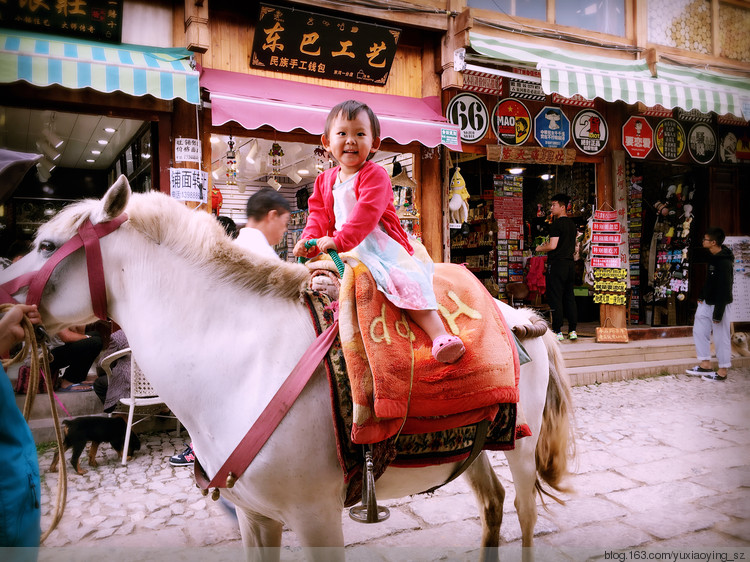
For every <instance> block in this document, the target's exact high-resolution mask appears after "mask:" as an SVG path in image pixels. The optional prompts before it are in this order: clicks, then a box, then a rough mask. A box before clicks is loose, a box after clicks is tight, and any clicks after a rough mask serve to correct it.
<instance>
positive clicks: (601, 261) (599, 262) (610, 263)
mask: <svg viewBox="0 0 750 562" xmlns="http://www.w3.org/2000/svg"><path fill="white" fill-rule="evenodd" d="M621 263H622V262H621V261H620V258H619V257H617V258H591V267H620V264H621Z"/></svg>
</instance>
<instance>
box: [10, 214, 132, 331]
mask: <svg viewBox="0 0 750 562" xmlns="http://www.w3.org/2000/svg"><path fill="white" fill-rule="evenodd" d="M126 220H128V215H127V214H125V213H123V214H121V215H120V216H118V217H116V218H114V219H112V220H111V221H107V222H100V223H99V224H92V223H91V221H90V220H89V219H87V220H86V222H85V223H83V224H82V225H81V227H80V228H79V229H78V233H77V234H76V235H75V236H74V237H73V238H71V239H70V240H68V241H67V242H66V243H65V244H63V245H62V246H61V247H60V248H59V249H58V250H57V251H56V252H55V253H54V254H52V257H51V258H50V259H49V260H47V262H46V263H45V264H44V265H43V266H42V268H41V269H40V270H39V271H33V272H30V273H25V274H23V275H21V276H19V277H16V278H15V279H12V280H10V281H8V282H7V283H4V284H3V285H0V301H2V302H14V299H13V297H12V295H13V294H15V293H17V292H18V291H20V290H21V289H23V288H24V287H26V286H28V287H29V290H28V293H27V295H26V304H36V305H38V304H39V303H40V302H41V300H42V291H44V287H45V286H46V285H47V281H48V280H49V278H50V276H51V275H52V272H53V271H54V270H55V268H56V267H57V266H58V264H59V263H60V262H61V261H62V260H63V259H65V258H66V257H68V256H69V255H70V254H72V253H73V252H75V251H76V250H77V249H78V248H80V247H81V246H83V248H84V251H85V252H86V268H87V270H88V276H89V291H90V293H91V303H92V305H93V307H94V314H96V316H97V318H100V319H102V320H106V319H107V288H106V285H105V282H104V267H103V262H102V250H101V247H100V245H99V239H100V238H103V237H104V236H106V235H107V234H110V233H111V232H114V231H115V230H117V229H118V228H119V227H120V225H121V224H122V223H124V222H125V221H126Z"/></svg>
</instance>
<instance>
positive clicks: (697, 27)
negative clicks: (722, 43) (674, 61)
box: [648, 0, 748, 54]
mask: <svg viewBox="0 0 750 562" xmlns="http://www.w3.org/2000/svg"><path fill="white" fill-rule="evenodd" d="M738 29H742V32H741V33H740V32H738V33H737V34H735V35H734V37H733V38H732V42H733V43H734V42H741V41H742V38H744V42H745V44H747V41H748V40H747V31H746V30H747V27H744V28H742V27H739V28H738ZM725 35H726V33H725ZM648 40H649V41H650V42H651V43H656V44H658V45H664V46H666V47H676V48H678V49H685V50H688V51H692V52H694V53H703V54H710V53H711V45H712V38H711V1H710V0H664V1H663V2H649V6H648Z"/></svg>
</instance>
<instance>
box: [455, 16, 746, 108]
mask: <svg viewBox="0 0 750 562" xmlns="http://www.w3.org/2000/svg"><path fill="white" fill-rule="evenodd" d="M469 41H470V45H471V48H472V50H474V51H475V52H476V53H478V54H479V55H481V56H483V57H487V60H488V62H493V61H494V62H498V61H499V62H502V63H506V64H508V65H511V66H513V65H519V66H531V67H533V68H536V69H538V70H539V72H540V74H541V80H542V90H543V91H544V93H546V94H553V93H557V94H560V95H562V96H565V97H568V98H570V97H573V96H574V95H575V94H579V95H580V96H582V97H584V98H586V99H594V98H597V97H599V98H602V99H603V100H606V101H609V102H613V101H617V100H622V101H624V102H626V103H628V104H634V103H636V102H641V103H643V104H645V105H647V106H649V107H652V106H654V105H657V104H658V105H662V106H664V107H666V108H668V109H672V108H674V107H680V108H682V109H685V110H688V111H689V110H691V109H698V110H700V111H702V112H704V113H707V112H709V111H713V112H715V113H718V114H719V115H724V114H727V113H731V114H733V115H736V116H738V117H742V116H743V113H742V107H743V103H744V104H745V107H746V109H747V104H748V103H750V80H748V79H745V78H738V77H735V76H730V75H728V74H721V73H717V72H709V71H705V70H696V69H690V68H686V67H678V66H674V65H668V64H664V63H657V65H656V68H657V77H656V78H655V77H653V76H652V75H651V72H650V70H649V68H648V63H647V62H646V61H645V60H644V59H638V60H625V59H617V58H612V57H601V56H596V55H590V54H586V53H581V52H577V51H568V50H565V49H560V48H557V47H548V46H538V45H534V44H531V43H522V42H519V41H512V40H509V39H502V38H497V37H492V36H488V35H483V34H481V33H476V32H474V31H472V32H470V33H469ZM747 117H748V115H745V118H747Z"/></svg>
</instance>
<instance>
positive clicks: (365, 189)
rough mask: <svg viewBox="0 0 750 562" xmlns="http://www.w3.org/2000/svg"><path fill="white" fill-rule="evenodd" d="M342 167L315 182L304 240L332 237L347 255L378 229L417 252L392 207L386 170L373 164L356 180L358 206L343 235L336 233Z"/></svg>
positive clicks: (366, 163) (391, 196) (325, 173)
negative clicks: (335, 195) (335, 189)
mask: <svg viewBox="0 0 750 562" xmlns="http://www.w3.org/2000/svg"><path fill="white" fill-rule="evenodd" d="M338 172H339V167H338V166H336V167H335V168H331V169H329V170H326V171H325V172H323V173H322V174H320V175H319V176H318V178H317V179H316V180H315V190H314V191H313V194H312V195H311V196H310V199H309V200H308V202H307V204H308V210H309V215H308V217H307V226H306V227H305V230H304V231H303V232H302V239H303V240H307V239H310V238H320V237H321V236H332V237H333V240H334V242H335V243H336V248H338V251H339V252H346V251H349V250H351V249H352V248H354V247H355V246H357V245H358V244H359V243H360V242H362V240H364V239H365V237H366V236H367V235H368V234H370V232H372V231H373V230H375V228H376V227H377V226H378V223H380V224H382V225H383V228H384V229H385V232H386V233H387V234H388V236H390V237H391V238H393V239H394V240H395V241H396V242H398V243H399V244H401V245H402V246H403V247H404V248H405V249H406V251H407V252H409V254H414V248H412V246H411V244H410V243H409V238H408V236H407V234H406V231H405V230H404V229H403V227H402V226H401V222H400V221H399V219H398V216H397V215H396V208H395V207H394V206H393V188H392V186H391V178H390V177H388V172H386V171H385V168H383V167H382V166H380V165H378V164H374V163H373V162H371V161H367V162H365V165H364V166H362V168H361V169H360V170H359V173H358V174H357V177H356V179H355V180H354V182H355V183H354V193H355V196H356V197H357V204H356V205H355V206H354V210H353V211H352V212H351V214H350V215H349V218H348V219H347V221H346V223H345V224H344V226H343V228H342V229H341V230H340V231H337V230H336V229H335V225H336V217H335V216H334V214H333V184H334V182H335V180H336V174H338Z"/></svg>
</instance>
